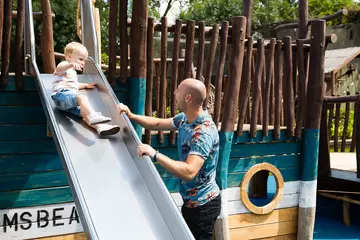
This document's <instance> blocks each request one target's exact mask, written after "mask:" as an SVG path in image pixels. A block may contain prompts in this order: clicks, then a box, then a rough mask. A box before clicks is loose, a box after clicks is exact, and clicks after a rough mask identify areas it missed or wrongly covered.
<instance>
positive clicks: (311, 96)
mask: <svg viewBox="0 0 360 240" xmlns="http://www.w3.org/2000/svg"><path fill="white" fill-rule="evenodd" d="M325 27H326V22H325V21H324V20H313V21H312V24H311V42H310V74H309V82H308V88H307V106H311V111H309V112H308V113H307V115H306V119H305V130H304V143H303V154H302V168H301V181H300V194H299V198H300V201H299V216H298V231H297V238H298V239H304V240H306V239H313V232H314V222H315V207H316V186H317V172H318V167H317V166H318V152H319V135H320V130H319V127H320V120H321V112H322V105H323V94H324V91H323V83H324V68H325Z"/></svg>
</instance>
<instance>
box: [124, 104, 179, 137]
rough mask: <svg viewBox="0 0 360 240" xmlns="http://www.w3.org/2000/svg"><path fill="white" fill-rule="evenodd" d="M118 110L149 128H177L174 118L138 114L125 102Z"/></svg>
mask: <svg viewBox="0 0 360 240" xmlns="http://www.w3.org/2000/svg"><path fill="white" fill-rule="evenodd" d="M118 112H119V113H121V112H125V113H126V115H127V116H128V117H129V118H130V119H131V120H133V121H135V122H136V123H138V124H139V125H141V126H142V127H143V128H146V129H148V130H157V131H171V130H176V128H175V127H174V126H173V124H172V118H155V117H148V116H143V115H136V114H134V113H132V112H131V111H130V109H129V108H128V107H127V106H125V105H124V104H119V105H118Z"/></svg>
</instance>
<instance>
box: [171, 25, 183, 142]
mask: <svg viewBox="0 0 360 240" xmlns="http://www.w3.org/2000/svg"><path fill="white" fill-rule="evenodd" d="M181 25H182V22H181V20H178V19H177V20H176V23H175V35H174V45H173V58H172V79H171V92H170V96H171V103H170V104H171V116H172V117H173V116H175V114H176V102H175V95H174V92H175V89H176V88H177V86H178V72H179V69H178V67H179V53H180V37H181ZM175 135H176V133H175V131H171V132H170V144H175Z"/></svg>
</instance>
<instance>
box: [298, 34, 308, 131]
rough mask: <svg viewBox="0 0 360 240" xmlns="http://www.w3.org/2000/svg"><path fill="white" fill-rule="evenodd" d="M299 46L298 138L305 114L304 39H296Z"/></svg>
mask: <svg viewBox="0 0 360 240" xmlns="http://www.w3.org/2000/svg"><path fill="white" fill-rule="evenodd" d="M296 46H297V59H298V61H297V63H298V69H299V91H298V107H297V111H296V114H297V116H296V138H301V133H302V129H303V125H304V115H305V107H306V106H305V101H306V99H305V91H306V90H305V89H306V86H305V84H306V72H305V56H304V43H303V41H302V40H296Z"/></svg>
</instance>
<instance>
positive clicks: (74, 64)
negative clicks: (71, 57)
mask: <svg viewBox="0 0 360 240" xmlns="http://www.w3.org/2000/svg"><path fill="white" fill-rule="evenodd" d="M72 65H73V67H74V68H75V69H76V70H78V71H81V70H82V67H83V66H82V65H81V64H79V63H72Z"/></svg>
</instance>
